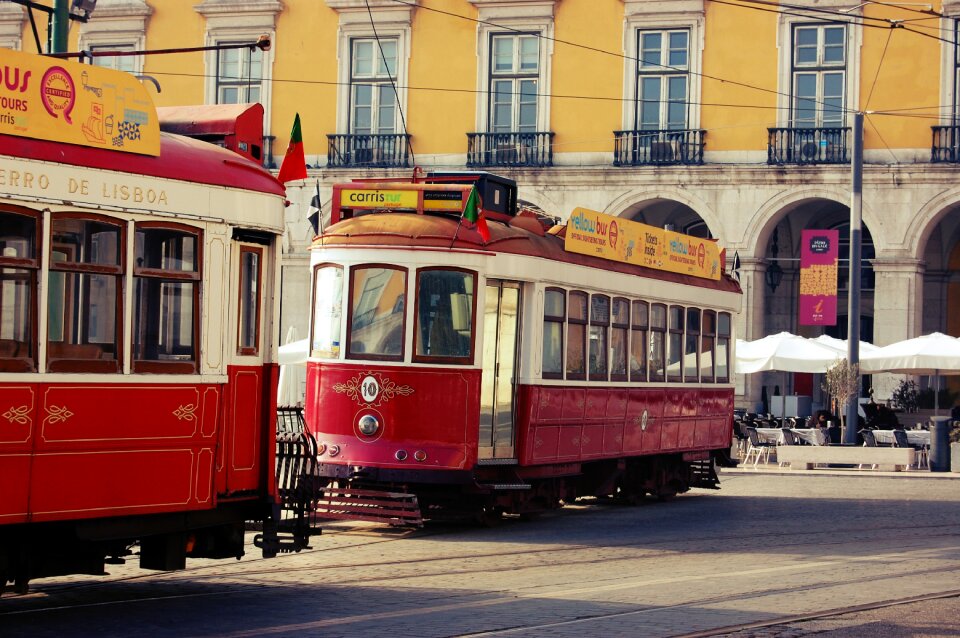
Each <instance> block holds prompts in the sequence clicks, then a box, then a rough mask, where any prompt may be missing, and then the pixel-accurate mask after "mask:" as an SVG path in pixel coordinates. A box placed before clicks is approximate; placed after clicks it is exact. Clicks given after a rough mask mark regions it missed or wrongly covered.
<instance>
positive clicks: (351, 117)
mask: <svg viewBox="0 0 960 638" xmlns="http://www.w3.org/2000/svg"><path fill="white" fill-rule="evenodd" d="M377 33H378V35H379V31H378V32H377ZM387 40H389V41H390V42H393V43H396V44H397V59H396V63H397V64H399V62H400V55H399V54H400V50H399V44H400V43H399V42H398V41H397V40H396V39H395V38H392V37H389V38H388V37H384V36H380V37H379V40H377V39H376V38H374V37H364V36H358V37H354V38H351V39H350V42H349V45H348V46H349V47H350V54H349V55H350V75H349V82H350V92H349V94H348V95H349V97H348V99H349V106H348V109H349V114H348V118H347V130H349V132H350V133H351V134H359V135H371V136H372V135H395V134H397V133H400V132H401V128H402V124H401V122H400V113H399V109H398V108H397V106H396V104H394V105H393V122H391V123H390V126H389V127H388V128H389V129H390V132H389V133H382V132H380V131H381V129H382V128H383V127H382V126H381V122H380V115H379V111H380V105H381V104H380V89H381V88H383V87H386V86H389V87H390V88H391V89H395V88H396V86H397V78H396V77H394V76H395V75H396V71H397V69H396V68H395V69H394V76H391V75H390V73H389V68H388V69H387V74H386V75H381V74H378V72H377V71H376V69H377V68H378V67H379V65H380V64H381V63H383V62H384V60H383V55H382V54H381V52H380V47H381V46H383V43H384V42H385V41H387ZM358 42H365V43H369V44H370V46H371V52H372V64H373V66H374V69H375V70H374V71H373V72H372V74H371V75H370V76H369V78H367V77H361V76H355V75H354V73H353V62H354V60H353V52H354V50H355V45H356V44H357V43H358ZM395 66H396V65H395ZM360 85H369V86H370V87H371V100H370V132H369V133H358V132H357V128H356V118H355V115H356V106H357V105H356V103H355V100H354V94H355V91H354V89H355V88H356V87H357V86H360ZM391 95H393V91H391ZM395 99H396V98H394V100H395Z"/></svg>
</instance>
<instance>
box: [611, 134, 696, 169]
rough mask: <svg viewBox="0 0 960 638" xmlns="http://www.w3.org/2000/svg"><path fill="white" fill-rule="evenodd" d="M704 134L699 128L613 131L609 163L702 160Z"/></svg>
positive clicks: (693, 161)
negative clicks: (611, 157) (611, 160)
mask: <svg viewBox="0 0 960 638" xmlns="http://www.w3.org/2000/svg"><path fill="white" fill-rule="evenodd" d="M705 137H706V131H704V130H702V129H689V130H683V131H667V130H647V131H614V132H613V165H614V166H670V165H674V164H703V147H704V144H705V141H704V138H705Z"/></svg>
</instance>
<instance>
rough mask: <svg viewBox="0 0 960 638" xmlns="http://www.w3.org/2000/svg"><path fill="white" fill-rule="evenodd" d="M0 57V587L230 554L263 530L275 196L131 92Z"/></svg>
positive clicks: (237, 161) (230, 156)
mask: <svg viewBox="0 0 960 638" xmlns="http://www.w3.org/2000/svg"><path fill="white" fill-rule="evenodd" d="M2 53H3V56H2V59H3V61H4V64H5V65H6V68H7V69H14V68H19V69H20V73H21V77H22V78H27V77H29V76H30V75H31V74H32V81H28V79H24V80H23V83H24V84H25V85H26V87H25V93H24V95H25V99H27V100H28V102H29V104H30V108H31V109H33V110H31V111H30V112H29V113H27V114H26V115H27V116H28V117H24V118H17V122H19V124H20V125H21V128H20V129H15V127H12V126H5V127H4V128H2V129H0V486H2V488H0V590H2V589H3V587H4V585H6V583H8V582H11V581H13V582H15V583H16V585H17V587H18V588H19V589H20V590H24V589H25V588H26V584H27V581H28V580H29V579H31V578H35V577H41V576H49V575H58V574H67V573H93V574H97V573H102V571H103V567H104V562H105V560H110V559H111V558H112V559H115V560H119V559H121V558H122V557H123V556H124V555H126V554H128V553H129V552H128V549H127V548H128V546H129V545H130V544H132V543H134V542H136V541H139V543H140V564H141V565H142V566H143V567H147V568H154V569H176V568H180V567H183V566H184V562H185V558H186V557H188V556H192V557H234V556H239V555H241V554H242V553H243V541H244V530H245V526H244V522H245V521H251V520H265V521H267V522H268V525H267V527H268V528H271V525H270V522H271V521H274V520H275V516H276V501H277V489H276V485H275V481H274V454H275V436H276V434H275V410H276V405H275V404H276V400H275V396H276V389H275V388H276V377H277V374H276V371H277V366H276V364H275V363H274V361H275V355H276V344H277V342H278V327H277V321H278V307H277V304H276V303H275V301H274V300H275V299H278V298H279V295H278V287H279V259H280V241H279V237H280V235H281V234H282V232H283V214H284V206H285V199H284V195H285V191H284V188H283V187H282V186H281V185H280V184H279V183H278V182H277V180H276V179H275V178H274V177H273V176H271V175H270V173H269V172H268V171H265V170H264V169H262V168H261V167H260V166H259V165H257V164H255V163H254V162H252V161H250V160H248V159H245V158H243V157H240V156H239V155H237V154H235V153H233V152H231V151H229V150H226V149H223V148H219V147H218V146H215V145H213V144H209V143H206V142H200V141H196V140H193V139H189V138H186V137H181V136H176V135H171V134H167V133H161V132H160V130H159V127H158V123H157V114H156V113H155V112H154V111H153V109H152V102H151V100H150V97H149V95H147V94H146V92H145V91H144V90H143V89H142V87H141V86H140V84H139V83H138V82H137V80H136V79H135V78H133V77H132V76H128V75H127V74H122V73H119V72H114V71H109V70H106V69H98V68H94V67H89V66H86V65H79V64H72V63H67V62H63V61H57V60H51V59H49V58H39V57H35V56H28V55H25V54H19V53H14V52H10V51H3V52H2ZM81 75H82V80H81ZM41 77H47V78H48V79H50V78H52V79H50V81H56V82H58V83H60V84H58V86H60V85H62V87H61V89H60V90H59V91H60V92H59V93H57V95H56V96H55V98H56V99H54V98H50V97H49V96H42V95H40V89H39V88H38V87H39V85H40V84H41V83H40V79H41ZM81 86H82V87H83V88H84V89H87V88H90V87H92V88H93V89H96V91H95V92H94V91H91V92H89V94H88V92H87V91H85V90H84V91H81ZM61 94H62V96H61ZM63 96H66V97H67V98H69V104H68V103H67V102H64V101H62V100H61V97H63ZM58 100H59V101H58ZM42 105H47V106H48V108H46V109H44V108H43V106H42ZM257 108H260V107H259V106H257ZM64 109H67V110H72V118H71V117H70V115H71V113H69V112H66V111H65V110H64ZM260 112H261V117H262V109H261V111H260ZM195 115H198V116H200V117H203V114H202V113H201V112H200V111H196V112H195ZM111 133H112V135H113V137H112V138H111V137H110V135H111ZM38 138H39V139H38ZM65 141H69V142H70V143H65ZM126 151H133V152H126ZM267 541H268V542H267V545H268V547H267V550H266V551H267V553H272V552H275V551H277V545H276V543H275V542H274V541H275V539H274V538H273V537H272V535H271V537H270V538H268V539H267Z"/></svg>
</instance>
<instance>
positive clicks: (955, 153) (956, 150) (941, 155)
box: [930, 126, 960, 164]
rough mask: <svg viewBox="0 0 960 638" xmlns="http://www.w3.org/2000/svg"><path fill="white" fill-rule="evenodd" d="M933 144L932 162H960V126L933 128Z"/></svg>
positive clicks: (931, 151) (931, 147) (931, 148)
mask: <svg viewBox="0 0 960 638" xmlns="http://www.w3.org/2000/svg"><path fill="white" fill-rule="evenodd" d="M930 128H931V129H933V144H931V146H930V161H931V162H934V163H938V162H951V163H954V164H956V163H958V162H960V126H931V127H930Z"/></svg>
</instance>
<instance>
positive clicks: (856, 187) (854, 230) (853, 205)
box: [843, 112, 863, 444]
mask: <svg viewBox="0 0 960 638" xmlns="http://www.w3.org/2000/svg"><path fill="white" fill-rule="evenodd" d="M851 177H852V191H853V195H852V198H851V201H850V283H849V286H848V294H847V304H848V308H847V361H848V362H849V363H850V365H851V366H854V365H858V364H859V363H860V250H861V248H860V244H861V227H862V224H863V113H859V112H858V113H854V115H853V158H852V167H851ZM857 386H858V390H857V392H856V393H855V394H854V397H853V401H851V402H849V403H848V404H847V418H846V422H847V427H846V429H845V431H844V434H843V442H844V443H846V444H855V443H856V442H857V423H858V410H857V408H858V407H859V406H860V391H859V383H858V384H857Z"/></svg>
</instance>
